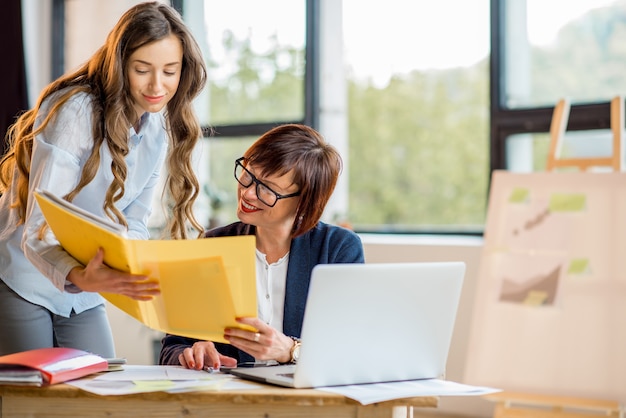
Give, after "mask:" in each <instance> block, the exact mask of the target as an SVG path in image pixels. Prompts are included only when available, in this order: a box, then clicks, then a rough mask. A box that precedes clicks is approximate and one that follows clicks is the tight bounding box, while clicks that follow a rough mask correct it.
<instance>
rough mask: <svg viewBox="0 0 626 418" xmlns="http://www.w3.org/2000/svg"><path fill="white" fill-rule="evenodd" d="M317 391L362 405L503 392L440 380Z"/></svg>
mask: <svg viewBox="0 0 626 418" xmlns="http://www.w3.org/2000/svg"><path fill="white" fill-rule="evenodd" d="M317 389H318V390H322V391H324V392H332V393H337V394H340V395H343V396H345V397H347V398H350V399H354V400H355V401H358V402H360V403H361V404H362V405H369V404H371V403H376V402H384V401H390V400H393V399H401V398H411V397H414V396H480V395H487V394H489V393H495V392H500V391H501V389H494V388H489V387H484V386H470V385H465V384H462V383H456V382H451V381H449V380H440V379H424V380H409V381H405V382H388V383H371V384H363V385H348V386H332V387H330V386H329V387H323V388H317Z"/></svg>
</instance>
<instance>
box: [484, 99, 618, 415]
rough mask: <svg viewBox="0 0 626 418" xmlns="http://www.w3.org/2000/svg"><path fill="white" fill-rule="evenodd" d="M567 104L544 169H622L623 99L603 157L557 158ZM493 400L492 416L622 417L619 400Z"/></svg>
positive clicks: (499, 396)
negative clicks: (609, 149) (607, 154)
mask: <svg viewBox="0 0 626 418" xmlns="http://www.w3.org/2000/svg"><path fill="white" fill-rule="evenodd" d="M569 112H570V103H569V101H568V100H567V99H562V100H560V101H559V102H558V103H557V105H556V106H555V108H554V113H553V115H552V122H551V124H550V150H549V154H548V160H547V163H546V170H547V171H554V170H555V169H557V168H564V167H578V168H579V169H580V170H583V171H586V170H588V169H590V168H592V167H611V168H612V169H613V171H622V168H623V164H622V138H623V130H624V98H623V97H622V96H617V97H615V98H614V99H613V100H611V131H612V132H613V154H612V155H611V156H610V157H606V158H562V159H560V158H558V157H557V156H558V155H560V153H561V147H562V145H563V137H564V135H565V131H566V128H567V121H568V119H569ZM486 399H489V400H491V401H493V402H495V403H496V407H495V410H494V415H493V416H494V418H583V417H587V418H592V417H611V418H623V417H624V410H623V409H622V407H621V406H620V405H619V403H618V402H615V401H610V400H599V399H582V398H573V397H564V396H551V395H537V394H528V393H515V392H507V391H504V392H500V393H496V394H492V395H487V396H486Z"/></svg>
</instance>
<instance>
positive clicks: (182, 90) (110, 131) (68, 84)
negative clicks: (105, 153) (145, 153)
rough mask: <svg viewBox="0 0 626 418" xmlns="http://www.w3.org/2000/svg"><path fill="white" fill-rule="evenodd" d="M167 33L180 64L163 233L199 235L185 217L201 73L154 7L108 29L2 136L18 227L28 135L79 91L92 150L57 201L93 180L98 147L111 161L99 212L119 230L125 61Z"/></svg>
mask: <svg viewBox="0 0 626 418" xmlns="http://www.w3.org/2000/svg"><path fill="white" fill-rule="evenodd" d="M171 34H174V35H176V36H177V37H178V38H179V39H180V41H181V43H182V47H183V62H182V70H181V77H180V82H179V85H178V90H177V92H176V94H175V95H174V97H172V99H171V100H170V101H169V103H168V104H167V108H166V110H165V117H166V118H165V119H166V122H167V126H166V129H167V130H168V132H169V138H170V145H169V147H168V156H167V163H166V164H167V172H168V174H167V179H166V193H167V194H169V198H170V200H171V202H173V203H172V208H171V213H170V214H168V216H169V224H168V227H167V229H168V231H169V236H170V237H171V238H177V239H178V238H186V237H187V225H188V222H189V223H191V225H192V226H193V227H194V228H195V229H196V230H198V232H199V234H198V236H199V235H200V233H201V232H202V230H203V228H202V226H201V225H200V224H199V223H198V221H197V220H196V219H195V216H194V214H193V203H194V202H195V200H196V198H197V196H198V193H199V190H200V188H199V183H198V179H197V177H196V175H195V173H194V170H193V168H192V163H191V160H192V153H193V150H194V147H195V145H196V143H197V142H198V140H199V138H200V137H201V136H202V131H201V127H200V123H199V122H198V119H197V117H196V115H195V113H194V111H193V108H192V100H193V99H194V98H195V97H196V96H197V95H198V94H199V93H200V91H201V90H202V88H203V87H204V85H205V83H206V78H207V73H206V67H205V64H204V60H203V58H202V53H201V52H200V48H199V47H198V44H197V43H196V41H195V40H194V38H193V36H192V35H191V33H190V32H189V29H188V28H187V27H186V26H185V24H184V22H183V20H182V18H181V17H180V15H179V14H178V12H177V11H176V10H175V9H173V8H172V7H170V6H168V5H165V4H163V3H159V2H149V3H142V4H139V5H137V6H135V7H133V8H131V9H129V10H128V11H127V12H126V13H125V14H124V15H123V16H122V17H121V18H120V20H119V22H118V23H117V25H116V26H115V27H114V28H113V30H112V31H111V33H110V34H109V36H108V37H107V40H106V42H105V44H104V45H103V46H102V47H101V48H100V49H99V50H98V51H96V53H95V54H94V55H93V56H92V57H91V58H90V59H89V60H88V61H87V62H86V63H85V64H83V65H82V66H81V67H80V68H79V69H78V70H76V71H75V72H73V73H70V74H66V75H64V76H62V77H60V78H58V79H57V80H55V81H53V82H52V83H51V84H49V85H48V86H47V87H46V88H45V89H44V90H43V91H42V92H41V94H40V96H39V98H38V100H37V103H36V105H35V107H34V108H32V109H30V110H28V111H26V112H25V113H23V114H22V115H21V116H20V117H19V118H18V119H17V121H16V122H15V123H14V124H13V125H12V126H11V127H10V128H9V130H8V131H7V141H8V143H9V145H10V148H9V151H8V152H7V153H6V155H5V156H4V157H3V158H2V160H1V161H0V192H1V193H3V194H4V193H6V192H7V190H8V189H9V188H10V187H11V186H10V185H11V184H12V180H13V176H17V183H16V187H17V190H16V200H15V201H14V202H12V206H13V207H14V208H16V209H17V210H19V213H20V222H24V221H25V213H26V204H27V202H28V180H29V176H30V162H31V154H32V148H33V140H34V138H35V136H36V135H37V134H39V133H40V132H42V131H43V130H44V129H45V127H46V126H47V124H48V123H49V122H50V121H51V120H53V118H54V116H55V114H56V113H57V112H58V110H59V109H60V108H61V106H63V104H64V103H65V102H66V101H67V100H68V99H69V98H70V96H72V95H74V94H76V93H78V92H87V93H89V94H91V96H92V99H93V100H92V102H93V115H92V120H93V126H92V131H93V132H92V134H93V138H94V144H93V150H92V152H91V155H90V157H89V158H88V160H87V162H86V164H85V167H84V168H83V171H82V173H81V177H80V180H79V182H78V184H77V186H76V187H75V188H74V190H72V191H71V192H70V193H68V194H67V195H66V196H64V198H65V199H67V200H69V201H72V200H73V199H74V197H75V196H76V194H77V193H78V192H80V190H81V189H83V188H84V187H85V186H86V185H87V184H89V182H91V180H93V178H94V176H95V174H96V172H97V171H98V166H99V161H100V155H99V154H100V145H101V144H102V142H103V141H104V142H106V145H107V146H108V148H109V150H110V152H111V156H112V159H113V160H112V163H111V172H112V173H113V181H112V182H111V184H110V185H109V188H108V189H107V191H106V196H105V202H104V210H105V212H106V213H107V215H108V216H109V217H110V218H111V219H112V220H113V221H116V222H118V223H121V224H123V225H125V226H127V222H126V219H125V218H124V215H123V214H122V213H121V212H120V211H119V210H118V209H117V208H116V207H115V205H114V203H115V202H116V201H118V200H119V199H120V198H121V197H122V196H123V195H124V181H125V180H126V177H127V166H126V162H125V159H124V158H125V156H126V155H127V154H128V152H129V146H128V142H129V130H130V127H131V125H132V124H133V123H134V121H135V119H136V111H135V110H134V107H133V99H132V97H131V96H130V92H129V85H128V75H127V62H128V60H129V58H130V56H131V55H132V54H133V52H134V51H136V50H137V49H138V48H141V47H142V46H145V45H147V44H149V43H151V42H154V41H158V40H160V39H163V38H166V37H167V36H169V35H171ZM63 89H67V90H66V91H65V92H64V93H62V95H61V96H59V99H58V101H56V103H54V105H53V106H52V108H51V110H50V112H49V114H48V116H47V117H46V118H45V120H43V122H42V123H41V125H40V126H39V127H37V129H34V124H35V118H36V117H37V114H38V112H39V109H40V107H41V104H42V102H43V101H44V100H45V99H46V98H48V97H49V96H50V95H52V94H53V93H55V92H58V91H60V90H63ZM16 168H17V170H16Z"/></svg>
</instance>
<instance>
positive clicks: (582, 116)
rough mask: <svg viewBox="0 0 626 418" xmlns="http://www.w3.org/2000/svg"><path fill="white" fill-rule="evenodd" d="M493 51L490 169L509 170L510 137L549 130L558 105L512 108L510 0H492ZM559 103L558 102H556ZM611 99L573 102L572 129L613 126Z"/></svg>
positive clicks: (568, 126) (569, 124)
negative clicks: (507, 63)
mask: <svg viewBox="0 0 626 418" xmlns="http://www.w3.org/2000/svg"><path fill="white" fill-rule="evenodd" d="M490 9H491V17H490V21H491V31H490V37H491V40H490V43H491V53H490V58H489V90H490V93H489V94H490V125H491V126H490V139H489V143H490V149H489V159H490V167H489V168H490V170H489V171H490V173H491V172H493V171H494V170H506V169H507V166H506V141H507V138H508V137H509V136H511V135H515V134H524V133H549V132H550V123H551V121H552V113H553V110H554V107H527V108H519V109H509V108H507V107H506V106H505V105H504V103H505V96H504V94H505V91H504V86H505V85H506V83H505V81H506V72H505V71H506V69H505V68H504V65H503V62H504V48H505V47H506V45H505V39H504V35H505V33H506V21H507V19H506V13H507V10H506V0H491V5H490ZM555 105H556V103H555ZM610 119H611V115H610V102H609V101H607V102H599V103H572V105H571V110H570V114H569V120H568V123H567V130H568V131H586V130H594V129H610V125H611V120H610Z"/></svg>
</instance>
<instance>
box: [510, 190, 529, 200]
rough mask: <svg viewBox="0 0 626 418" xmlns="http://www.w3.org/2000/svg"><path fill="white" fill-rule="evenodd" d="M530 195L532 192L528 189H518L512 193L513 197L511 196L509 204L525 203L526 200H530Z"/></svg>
mask: <svg viewBox="0 0 626 418" xmlns="http://www.w3.org/2000/svg"><path fill="white" fill-rule="evenodd" d="M529 194H530V191H529V190H528V189H525V188H523V187H517V188H515V189H513V191H512V192H511V195H510V196H509V202H510V203H522V202H525V201H526V200H528V195H529Z"/></svg>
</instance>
